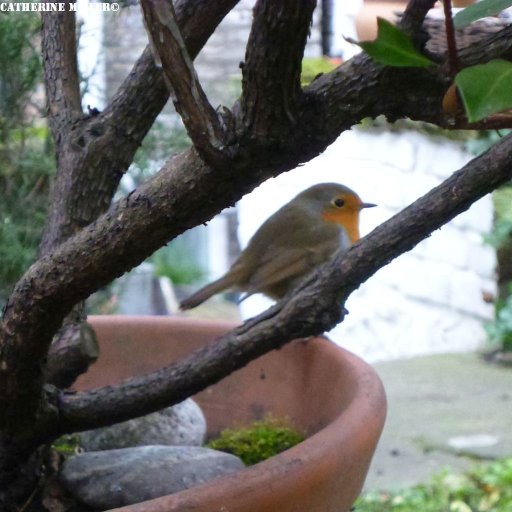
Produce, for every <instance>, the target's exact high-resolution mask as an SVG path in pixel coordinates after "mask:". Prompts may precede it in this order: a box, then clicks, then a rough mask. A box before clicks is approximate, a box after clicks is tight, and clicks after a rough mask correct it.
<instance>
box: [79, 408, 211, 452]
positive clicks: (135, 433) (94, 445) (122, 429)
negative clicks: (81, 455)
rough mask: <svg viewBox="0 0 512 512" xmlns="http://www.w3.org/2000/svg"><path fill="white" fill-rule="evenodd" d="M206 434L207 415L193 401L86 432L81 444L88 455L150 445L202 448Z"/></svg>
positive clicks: (83, 434) (81, 438) (81, 437)
mask: <svg viewBox="0 0 512 512" xmlns="http://www.w3.org/2000/svg"><path fill="white" fill-rule="evenodd" d="M205 435H206V420H205V417H204V415H203V412H202V411H201V409H200V408H199V406H198V405H197V404H196V403H195V402H194V401H193V400H192V399H190V398H189V399H187V400H185V401H183V402H181V403H179V404H176V405H174V406H172V407H167V408H166V409H163V410H162V411H158V412H155V413H152V414H148V415H147V416H142V417H141V418H135V419H132V420H128V421H123V422H122V423H117V424H116V425H112V426H111V427H103V428H98V429H95V430H88V431H86V432H82V434H80V444H81V446H82V447H83V449H84V450H85V451H87V452H92V451H99V450H113V449H116V448H128V447H130V446H146V445H171V446H176V445H178V446H202V445H203V444H204V439H205Z"/></svg>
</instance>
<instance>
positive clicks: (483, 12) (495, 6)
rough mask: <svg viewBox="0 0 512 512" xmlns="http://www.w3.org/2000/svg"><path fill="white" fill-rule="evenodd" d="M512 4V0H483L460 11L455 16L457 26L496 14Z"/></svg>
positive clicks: (461, 26) (463, 25)
mask: <svg viewBox="0 0 512 512" xmlns="http://www.w3.org/2000/svg"><path fill="white" fill-rule="evenodd" d="M511 5H512V0H482V1H481V2H477V3H476V4H472V5H470V6H468V7H466V8H465V9H463V10H462V11H459V12H458V13H457V14H456V15H455V16H454V18H453V24H454V26H455V28H464V27H466V26H467V25H469V24H470V23H473V21H476V20H479V19H480V18H485V17H487V16H495V15H496V14H498V13H500V12H501V11H503V9H507V8H508V7H510V6H511Z"/></svg>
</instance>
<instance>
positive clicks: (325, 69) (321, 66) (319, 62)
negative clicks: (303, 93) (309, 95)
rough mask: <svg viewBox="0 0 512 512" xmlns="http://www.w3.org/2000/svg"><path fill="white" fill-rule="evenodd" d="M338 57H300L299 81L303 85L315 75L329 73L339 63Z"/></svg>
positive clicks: (309, 81)
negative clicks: (300, 70)
mask: <svg viewBox="0 0 512 512" xmlns="http://www.w3.org/2000/svg"><path fill="white" fill-rule="evenodd" d="M340 63H341V61H340V59H331V58H330V57H325V56H324V57H318V58H308V57H306V58H304V59H302V72H301V75H300V82H301V84H302V85H303V86H305V85H308V84H309V83H311V82H312V81H313V80H314V79H315V78H316V77H317V76H319V75H322V74H324V73H329V72H331V71H332V70H333V69H335V68H336V67H338V66H339V65H340Z"/></svg>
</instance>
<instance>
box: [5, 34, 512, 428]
mask: <svg viewBox="0 0 512 512" xmlns="http://www.w3.org/2000/svg"><path fill="white" fill-rule="evenodd" d="M506 30H507V29H506ZM503 33H504V34H502V35H501V37H498V36H495V39H494V40H493V42H494V46H493V47H492V48H491V50H488V51H487V52H485V49H484V47H483V46H481V45H476V46H474V47H473V51H475V52H476V53H478V52H480V53H479V54H480V57H488V56H489V55H490V54H491V53H495V52H497V51H498V50H497V49H499V51H501V52H502V53H507V52H509V51H510V47H511V45H512V41H511V40H510V37H508V39H506V38H507V36H508V34H509V33H510V32H505V31H503ZM462 57H463V54H462V52H461V59H462ZM446 80H447V77H446V76H445V75H444V74H443V73H442V71H441V70H438V69H435V68H434V69H432V70H421V69H415V70H406V71H404V70H401V69H391V68H383V67H382V66H380V65H377V64H375V63H373V62H372V61H370V60H369V59H367V58H365V57H358V58H357V59H354V60H353V61H351V62H348V63H346V64H345V65H344V66H342V67H341V68H340V69H338V70H337V71H335V72H333V73H330V74H329V75H324V76H322V77H320V78H319V79H318V80H316V81H314V82H313V84H312V85H311V86H310V87H308V89H307V90H306V92H305V94H306V97H305V98H306V101H305V103H304V104H303V105H302V109H301V117H300V120H299V122H297V124H296V125H295V126H294V130H293V131H290V132H289V134H288V135H287V136H286V137H284V138H283V140H282V141H280V143H279V144H276V143H275V141H274V140H273V139H268V138H266V137H262V138H261V139H256V140H255V141H254V144H245V145H242V146H241V147H240V148H239V150H238V153H237V155H236V157H235V158H234V159H233V164H232V165H230V166H226V167H224V168H222V169H216V172H212V169H211V168H210V167H208V166H207V165H206V164H205V163H204V162H203V161H202V160H201V159H200V158H199V157H198V156H197V153H195V152H193V151H188V152H185V153H182V154H180V155H177V156H175V157H173V158H171V159H170V160H169V161H168V162H167V164H166V165H165V166H164V168H163V169H162V171H160V173H159V174H157V175H156V176H155V177H154V178H152V179H151V180H149V181H148V182H147V183H145V184H143V185H142V186H141V187H139V189H138V190H136V191H135V192H134V193H132V194H130V195H129V196H128V197H127V198H125V199H123V200H121V201H120V202H118V203H116V204H115V205H113V206H112V208H111V209H110V210H109V211H108V212H107V213H106V214H104V215H103V216H102V217H101V218H99V219H98V220H97V221H96V222H95V223H94V224H91V225H89V226H87V227H86V228H84V229H82V230H81V231H80V232H78V233H77V234H76V235H75V236H74V237H72V238H70V239H69V240H68V241H67V242H65V243H63V244H61V245H60V246H59V247H58V248H56V249H55V250H54V252H53V253H51V254H48V255H46V256H45V257H43V258H41V259H40V260H38V261H37V262H36V263H35V264H34V265H32V267H31V268H30V269H29V270H28V271H27V273H26V274H25V275H24V276H23V277H22V279H21V280H20V281H19V282H18V284H17V286H16V288H15V290H14V291H13V294H12V296H11V298H10V300H9V303H8V305H7V308H6V311H5V314H4V317H3V320H2V323H1V324H0V343H1V344H0V389H2V390H3V392H2V394H0V410H5V411H7V410H9V411H14V410H15V408H14V407H13V403H15V404H20V406H21V405H23V406H25V407H26V408H27V409H28V410H32V411H36V410H37V405H38V404H34V397H35V399H36V400H37V399H39V398H40V395H39V392H38V390H40V385H41V382H42V364H43V361H44V358H45V356H46V353H47V350H48V347H49V344H50V341H51V339H52V336H53V335H54V334H55V332H56V331H57V329H58V328H59V327H60V324H61V322H62V319H63V318H64V317H65V316H66V315H67V314H68V313H69V310H70V308H71V307H72V306H73V305H74V304H76V303H77V302H78V301H80V300H83V299H85V298H86V297H87V296H88V295H89V294H90V293H92V292H93V291H95V290H96V289H97V288H99V287H101V286H104V285H106V284H108V283H109V282H110V281H111V280H112V279H113V278H115V277H117V276H119V275H121V274H122V273H123V272H125V271H127V270H129V269H130V268H133V267H134V266H136V265H137V264H139V263H140V262H141V261H143V260H144V259H145V258H146V257H147V256H149V255H150V254H151V253H152V252H154V251H155V250H156V249H157V248H159V247H160V246H162V245H164V244H165V243H167V242H168V240H170V239H172V238H173V237H175V236H177V235H178V234H181V233H182V232H184V231H185V230H187V229H188V228H190V227H192V226H194V225H197V224H199V223H202V222H206V221H207V220H209V219H210V218H211V217H212V216H213V215H214V214H215V213H217V212H219V211H220V210H222V209H223V208H225V207H226V206H229V205H232V204H234V202H235V201H236V200H238V199H239V198H240V197H241V196H243V195H244V194H245V193H247V192H248V191H250V190H252V189H253V188H254V187H256V186H257V185H258V184H260V183H261V182H262V181H264V180H265V179H267V178H269V177H271V176H275V175H277V174H279V173H281V172H284V171H285V170H289V169H292V168H294V167H296V166H297V165H298V164H300V163H301V162H304V161H306V160H309V159H311V158H313V157H314V156H316V155H317V154H318V153H320V152H321V151H323V150H324V149H325V147H326V146H327V145H328V144H330V143H331V142H332V141H333V140H334V139H335V138H336V137H337V136H338V135H339V133H340V132H341V131H343V130H344V129H347V128H349V127H350V126H352V125H353V124H355V123H357V122H358V121H359V120H361V119H362V118H364V117H374V116H376V115H379V114H384V115H386V116H388V118H390V119H396V118H398V117H403V116H409V117H411V118H414V119H418V120H427V121H433V122H438V123H439V124H441V125H442V124H443V123H445V122H446V121H445V120H444V117H443V114H442V111H441V108H440V105H441V99H442V97H443V94H444V91H445V89H446ZM397 90H400V91H401V94H400V95H397V94H396V91H397ZM255 154H257V159H255ZM255 162H256V163H255ZM212 190H215V197H214V199H212ZM27 414H28V413H27ZM0 420H4V421H7V422H9V418H7V417H6V418H0Z"/></svg>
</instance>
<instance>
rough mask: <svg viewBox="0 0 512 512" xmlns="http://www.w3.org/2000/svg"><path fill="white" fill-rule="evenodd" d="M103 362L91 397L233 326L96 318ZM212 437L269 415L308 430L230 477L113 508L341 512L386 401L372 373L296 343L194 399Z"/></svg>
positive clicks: (335, 353) (92, 379)
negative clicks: (301, 437)
mask: <svg viewBox="0 0 512 512" xmlns="http://www.w3.org/2000/svg"><path fill="white" fill-rule="evenodd" d="M90 321H91V323H92V325H93V327H94V328H95V330H96V332H97V334H98V338H99V342H100V346H101V356H100V358H99V360H98V361H97V363H95V364H94V365H93V366H92V367H91V368H90V370H89V372H88V373H87V374H85V375H83V376H82V377H81V378H80V380H79V381H78V382H77V388H78V389H90V388H92V387H98V386H102V385H105V384H111V383H115V382H117V381H119V380H121V379H123V378H126V377H130V376H133V375H140V374H143V373H146V372H149V371H152V370H154V369H157V368H159V367H162V366H163V365H165V364H167V363H169V362H171V361H173V360H175V359H177V358H179V357H181V356H183V355H185V354H187V353H189V352H190V351H192V350H194V349H195V348H197V347H199V346H201V345H202V344H204V343H207V342H209V341H211V340H212V339H214V338H215V337H217V336H219V335H220V334H222V333H223V332H225V331H226V330H227V329H229V328H230V327H232V324H227V323H213V322H207V321H196V320H188V319H183V318H169V317H120V316H109V317H92V318H90ZM195 399H196V400H197V402H198V403H199V405H200V406H201V407H202V409H203V412H204V413H205V416H206V419H207V422H208V434H209V435H215V434H217V433H218V432H219V431H220V430H221V429H223V428H226V427H232V426H241V425H242V424H247V423H249V422H252V421H254V420H256V419H261V418H262V417H264V416H266V415H268V414H271V415H272V416H273V417H274V418H287V419H289V420H290V421H291V422H292V423H293V424H294V425H295V426H296V427H297V428H298V429H301V430H303V431H305V432H307V435H308V437H307V439H306V440H305V441H304V442H302V443H300V444H299V445H297V446H295V447H293V448H291V449H290V450H287V451H285V452H283V453H281V454H279V455H277V456H275V457H272V458H270V459H268V460H266V461H264V462H261V463H259V464H256V465H255V466H252V467H250V468H247V469H244V470H242V471H239V472H237V473H235V474H232V475H229V476H227V477H222V478H218V479H216V480H214V481H211V482H208V483H206V484H202V485H199V486H196V487H193V488H191V489H187V490H185V491H181V492H178V493H176V494H172V495H169V496H164V497H161V498H157V499H154V500H150V501H146V502H143V503H139V504H136V505H132V506H128V507H123V508H120V509H116V510H117V511H118V512H119V511H121V510H122V511H125V512H157V511H158V512H164V511H165V512H171V511H185V510H186V511H187V512H189V511H194V512H220V511H225V512H228V511H229V512H292V511H294V512H298V511H300V512H330V511H332V512H334V511H336V512H342V511H348V510H349V509H350V507H351V505H352V504H353V502H354V500H355V499H356V497H357V496H358V494H359V493H360V491H361V488H362V486H363V483H364V479H365V476H366V473H367V471H368V466H369V464H370V460H371V458H372V455H373V452H374V450H375V447H376V445H377V441H378V439H379V436H380V434H381V431H382V428H383V425H384V419H385V414H386V398H385V394H384V390H383V387H382V384H381V381H380V380H379V378H378V376H377V375H376V374H375V372H374V371H373V369H372V368H371V367H370V366H368V365H367V364H366V363H364V362H363V361H362V360H361V359H359V358H358V357H356V356H354V355H353V354H351V353H350V352H347V351H346V350H344V349H342V348H339V347H337V346H336V345H334V344H333V343H331V342H330V341H328V340H326V339H323V338H318V339H313V340H310V341H308V342H306V343H305V342H302V341H297V342H292V343H290V344H288V345H286V346H285V347H284V348H282V349H281V350H278V351H273V352H271V353H269V354H267V355H265V356H263V357H261V358H259V359H257V360H255V361H253V362H252V363H251V364H249V365H248V366H247V367H245V368H243V369H242V370H239V371H237V372H235V373H234V374H232V375H231V376H229V377H227V378H226V379H224V380H222V381H221V382H219V383H218V384H216V385H214V386H211V387H210V388H208V389H206V390H205V391H203V392H201V393H199V394H197V395H196V396H195Z"/></svg>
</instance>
